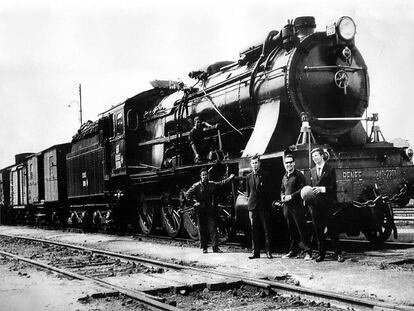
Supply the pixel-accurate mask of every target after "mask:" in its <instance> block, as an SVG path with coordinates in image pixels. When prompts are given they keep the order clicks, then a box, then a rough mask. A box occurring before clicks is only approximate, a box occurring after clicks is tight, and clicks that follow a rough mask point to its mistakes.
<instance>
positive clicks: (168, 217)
mask: <svg viewBox="0 0 414 311" xmlns="http://www.w3.org/2000/svg"><path fill="white" fill-rule="evenodd" d="M355 33H356V26H355V23H354V21H353V20H352V19H351V18H349V17H341V18H340V19H339V20H338V21H337V22H336V23H334V24H333V25H328V26H327V27H326V28H325V30H324V31H316V23H315V19H314V18H313V17H310V16H303V17H298V18H296V19H294V20H292V21H289V22H288V23H287V24H286V25H285V26H284V27H283V28H282V29H280V31H271V32H269V33H268V34H267V36H265V37H264V38H263V42H261V43H259V44H254V45H250V46H248V47H247V48H245V49H243V50H242V51H241V52H240V54H239V59H238V60H237V61H220V62H216V63H214V64H211V65H209V66H206V67H203V68H200V69H196V70H194V71H192V72H190V74H189V76H190V78H193V79H195V81H196V83H195V84H194V85H193V86H191V87H187V86H186V85H184V84H183V83H181V82H173V81H158V80H155V81H153V82H151V84H152V86H153V88H152V89H150V90H147V91H145V92H142V93H139V94H137V95H135V96H134V97H131V98H129V99H127V100H126V101H124V102H122V103H120V104H118V105H115V106H113V107H112V108H111V109H109V110H107V111H105V112H103V113H102V114H101V116H100V118H99V120H97V121H95V122H88V123H86V124H84V125H83V126H82V127H81V128H80V129H79V131H78V133H77V134H76V135H75V136H74V137H73V140H72V143H71V150H70V151H68V153H67V156H66V168H65V169H66V172H67V194H65V195H66V196H67V197H66V198H62V200H61V201H60V202H63V203H60V204H59V207H60V208H58V209H56V211H54V213H53V215H54V218H53V219H55V220H56V219H59V221H60V222H62V221H63V222H65V221H68V222H69V223H70V224H72V225H75V224H76V225H84V226H96V227H99V226H102V225H112V224H116V225H117V226H128V225H131V224H133V225H136V226H138V227H139V228H140V229H141V230H142V231H143V232H144V233H145V234H150V233H152V232H154V230H157V229H163V230H165V231H166V232H167V234H168V235H170V236H171V237H175V236H177V235H178V234H180V232H181V231H182V228H183V227H184V228H185V229H186V231H187V232H188V234H189V235H190V236H191V237H192V238H197V236H198V231H197V221H196V217H195V215H194V210H193V209H192V206H190V205H189V204H188V203H187V202H186V200H185V197H184V196H183V193H184V191H185V190H186V189H188V187H189V186H191V184H192V183H193V182H195V181H197V180H198V177H199V174H198V172H199V170H200V169H201V168H203V167H208V168H209V169H210V173H211V175H212V179H220V178H222V177H224V176H225V175H226V174H229V173H230V172H232V173H237V175H238V178H237V182H235V183H233V184H231V185H229V186H228V187H227V188H224V189H223V191H222V192H221V193H219V195H218V202H217V205H218V207H219V208H220V219H221V222H220V232H221V234H222V238H223V239H226V238H228V237H229V235H230V234H231V233H232V232H234V231H236V230H241V231H246V232H248V231H249V222H248V217H247V209H246V197H245V196H244V182H245V176H246V174H247V173H248V172H249V169H250V168H249V157H250V156H252V155H254V154H259V155H261V158H262V165H263V166H264V167H265V168H266V169H267V170H268V171H270V172H271V173H272V175H273V176H274V189H275V191H274V198H273V199H274V200H277V199H278V195H279V189H280V181H281V178H282V176H283V174H284V168H283V161H282V159H283V156H284V152H285V150H286V149H290V151H289V152H294V153H295V156H296V163H297V168H299V169H300V170H302V171H303V172H304V174H305V176H306V177H307V178H308V181H309V178H310V174H309V171H310V168H311V165H312V163H311V161H310V150H311V149H313V148H314V147H322V148H323V149H325V150H326V157H327V159H328V160H329V161H330V164H331V165H332V166H333V167H335V168H336V171H337V189H338V193H337V200H338V204H337V205H338V209H337V217H339V218H340V219H341V220H342V224H343V231H344V232H346V233H347V234H348V235H358V234H359V233H360V232H363V233H364V234H365V236H366V237H367V238H368V239H370V240H371V241H375V242H380V241H384V240H385V239H387V238H388V237H389V235H390V234H391V232H392V230H394V233H395V236H396V228H395V225H394V221H393V214H392V208H393V207H394V206H396V205H404V204H405V203H406V202H407V201H408V199H409V198H410V196H411V195H412V183H413V178H414V177H413V176H414V174H413V173H414V166H413V164H412V150H409V149H407V148H397V147H394V146H393V145H392V144H391V143H388V142H386V141H385V140H384V139H382V134H381V131H380V129H379V127H378V125H377V123H376V122H377V121H378V116H377V115H375V114H374V115H373V116H367V115H366V111H367V107H368V101H369V77H368V71H367V66H366V64H365V62H364V59H363V58H362V55H361V53H360V52H359V50H358V48H357V46H356V44H355ZM196 116H198V117H199V118H200V119H201V120H203V121H205V122H207V123H208V124H209V125H210V126H207V127H206V128H204V130H203V142H204V143H205V144H206V145H207V146H208V154H207V156H206V160H205V161H202V162H198V161H195V159H194V156H193V153H192V150H191V148H190V144H189V133H190V130H191V128H192V127H193V120H194V117H196ZM368 122H370V123H369V124H370V125H371V131H370V132H369V133H368V132H367V131H368ZM5 172H7V171H5ZM62 206H64V208H61V207H62ZM274 221H275V222H276V221H280V219H277V218H275V219H274Z"/></svg>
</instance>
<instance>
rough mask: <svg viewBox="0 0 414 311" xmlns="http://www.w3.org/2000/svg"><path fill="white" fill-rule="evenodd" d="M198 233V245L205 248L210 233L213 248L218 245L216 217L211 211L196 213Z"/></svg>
mask: <svg viewBox="0 0 414 311" xmlns="http://www.w3.org/2000/svg"><path fill="white" fill-rule="evenodd" d="M197 218H198V234H199V237H200V247H201V248H207V246H208V237H209V235H210V238H211V242H212V244H213V248H216V247H218V232H217V217H216V215H212V213H198V214H197Z"/></svg>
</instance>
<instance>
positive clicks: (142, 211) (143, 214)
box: [138, 201, 155, 235]
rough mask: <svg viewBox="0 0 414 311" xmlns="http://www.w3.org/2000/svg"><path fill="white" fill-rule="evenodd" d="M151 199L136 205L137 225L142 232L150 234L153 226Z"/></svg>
mask: <svg viewBox="0 0 414 311" xmlns="http://www.w3.org/2000/svg"><path fill="white" fill-rule="evenodd" d="M153 205H154V204H153V202H151V201H142V204H141V205H140V206H139V207H138V225H139V227H140V228H141V231H142V233H144V234H145V235H150V234H151V232H152V230H153V227H154V215H155V213H154V206H153Z"/></svg>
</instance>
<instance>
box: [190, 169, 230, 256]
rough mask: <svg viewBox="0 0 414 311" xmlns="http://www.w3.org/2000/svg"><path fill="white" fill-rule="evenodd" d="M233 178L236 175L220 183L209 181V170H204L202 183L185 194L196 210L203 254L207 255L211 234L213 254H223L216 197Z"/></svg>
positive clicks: (201, 173) (198, 183) (201, 177)
mask: <svg viewBox="0 0 414 311" xmlns="http://www.w3.org/2000/svg"><path fill="white" fill-rule="evenodd" d="M233 177H234V174H231V175H230V176H229V177H228V178H226V179H224V180H222V181H220V182H214V181H209V179H208V170H207V169H206V168H202V169H201V170H200V181H198V182H196V183H195V184H193V185H192V186H191V188H190V189H188V191H187V192H186V194H185V196H186V198H187V200H189V201H190V202H192V203H193V204H194V208H195V209H196V214H197V218H198V232H199V236H200V246H201V248H202V249H203V253H207V244H208V234H210V238H211V240H212V243H213V252H214V253H221V250H220V249H219V247H218V233H217V206H216V204H215V199H216V198H215V195H216V190H217V188H218V187H220V186H223V185H225V184H226V183H228V182H229V181H230V180H232V179H233Z"/></svg>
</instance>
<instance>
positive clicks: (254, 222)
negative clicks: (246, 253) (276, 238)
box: [249, 210, 270, 255]
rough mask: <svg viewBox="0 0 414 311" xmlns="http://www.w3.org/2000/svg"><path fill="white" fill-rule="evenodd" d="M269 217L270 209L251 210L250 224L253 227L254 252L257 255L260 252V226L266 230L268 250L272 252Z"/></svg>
mask: <svg viewBox="0 0 414 311" xmlns="http://www.w3.org/2000/svg"><path fill="white" fill-rule="evenodd" d="M269 217H270V213H269V212H268V211H261V210H252V211H249V218H250V225H251V228H252V243H253V252H254V254H255V255H259V254H260V228H262V229H263V231H264V237H265V249H266V252H270V226H269Z"/></svg>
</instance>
